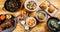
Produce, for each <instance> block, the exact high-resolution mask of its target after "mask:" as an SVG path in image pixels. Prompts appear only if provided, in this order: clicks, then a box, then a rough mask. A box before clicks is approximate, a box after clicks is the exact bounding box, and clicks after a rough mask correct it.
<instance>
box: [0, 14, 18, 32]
mask: <svg viewBox="0 0 60 32" xmlns="http://www.w3.org/2000/svg"><path fill="white" fill-rule="evenodd" d="M6 15H7V14H5V19H4V20H2V21H1V20H0V25H1V23H4V22H6V21H7V20H10V19H11V20H13V21H14V23H13V27H10V28H6V29H3V30H2V31H1V30H0V32H12V31H13V30H14V29H15V27H16V24H17V22H16V21H17V20H16V18H15V17H14V16H13V15H11V16H12V18H10V19H6Z"/></svg>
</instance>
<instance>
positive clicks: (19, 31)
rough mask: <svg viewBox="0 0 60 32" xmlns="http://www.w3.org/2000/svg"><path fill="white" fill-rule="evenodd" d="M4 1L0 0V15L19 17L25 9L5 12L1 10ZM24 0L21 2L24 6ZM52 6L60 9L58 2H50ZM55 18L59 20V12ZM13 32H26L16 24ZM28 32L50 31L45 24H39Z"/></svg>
mask: <svg viewBox="0 0 60 32" xmlns="http://www.w3.org/2000/svg"><path fill="white" fill-rule="evenodd" d="M5 1H6V0H0V14H13V15H14V16H19V15H20V14H21V11H24V9H25V8H22V9H20V10H19V11H18V12H14V13H11V12H7V11H4V10H2V8H3V7H4V3H5ZM25 1H26V0H22V3H23V4H24V2H25ZM44 1H45V0H44ZM38 2H39V4H41V0H38ZM50 2H52V4H53V5H55V6H56V7H57V8H58V9H60V0H50ZM34 13H35V12H32V13H31V14H34ZM55 17H57V18H59V19H60V10H59V11H58V12H57V13H56V14H55ZM13 32H26V31H25V30H24V28H23V26H22V25H21V24H20V23H17V26H16V28H15V29H14V30H13ZM30 32H50V30H49V29H48V27H47V24H46V22H45V23H39V24H38V25H37V26H36V27H34V28H33V29H32V30H31V31H30Z"/></svg>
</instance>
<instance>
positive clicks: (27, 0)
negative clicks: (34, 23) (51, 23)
mask: <svg viewBox="0 0 60 32" xmlns="http://www.w3.org/2000/svg"><path fill="white" fill-rule="evenodd" d="M30 1H33V2H35V3H36V5H37V6H36V8H35V9H34V10H30V9H28V8H27V4H28V2H30ZM24 6H25V8H26V10H27V11H36V10H37V9H38V7H39V4H38V2H37V1H36V0H26V2H25V5H24Z"/></svg>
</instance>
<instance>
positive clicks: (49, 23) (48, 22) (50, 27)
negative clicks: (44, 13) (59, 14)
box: [47, 17, 60, 32]
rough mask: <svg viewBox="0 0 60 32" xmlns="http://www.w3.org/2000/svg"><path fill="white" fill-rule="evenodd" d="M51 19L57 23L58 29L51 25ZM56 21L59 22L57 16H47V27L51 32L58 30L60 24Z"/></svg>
mask: <svg viewBox="0 0 60 32" xmlns="http://www.w3.org/2000/svg"><path fill="white" fill-rule="evenodd" d="M51 20H54V21H55V22H56V23H57V25H58V28H59V29H56V28H54V27H53V26H52V25H51ZM58 22H59V19H58V18H55V17H51V18H49V19H48V21H47V26H48V28H49V29H50V30H51V31H52V32H58V31H59V30H60V25H59V24H58Z"/></svg>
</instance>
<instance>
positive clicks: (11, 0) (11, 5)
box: [4, 0, 21, 12]
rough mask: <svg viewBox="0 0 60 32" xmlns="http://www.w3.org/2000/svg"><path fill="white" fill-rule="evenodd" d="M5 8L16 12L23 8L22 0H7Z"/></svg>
mask: <svg viewBox="0 0 60 32" xmlns="http://www.w3.org/2000/svg"><path fill="white" fill-rule="evenodd" d="M4 8H5V9H6V10H7V11H9V12H15V11H17V10H18V9H20V8H21V1H20V0H6V2H5V4H4Z"/></svg>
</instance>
